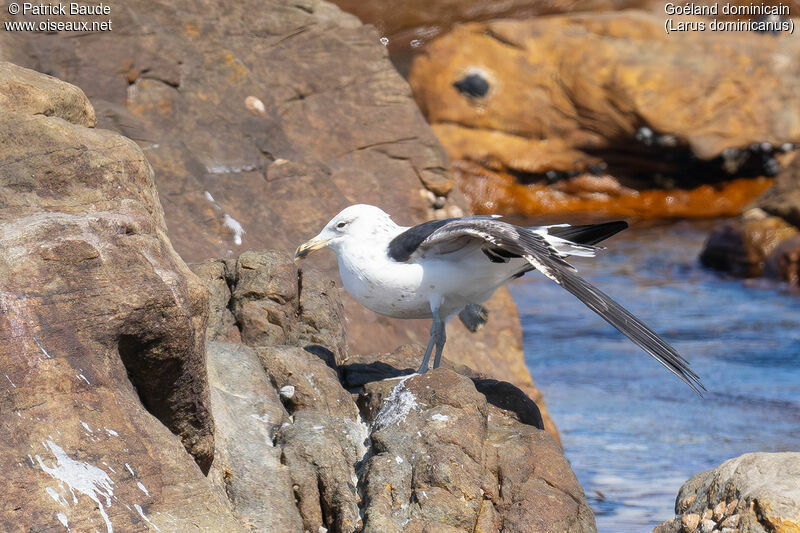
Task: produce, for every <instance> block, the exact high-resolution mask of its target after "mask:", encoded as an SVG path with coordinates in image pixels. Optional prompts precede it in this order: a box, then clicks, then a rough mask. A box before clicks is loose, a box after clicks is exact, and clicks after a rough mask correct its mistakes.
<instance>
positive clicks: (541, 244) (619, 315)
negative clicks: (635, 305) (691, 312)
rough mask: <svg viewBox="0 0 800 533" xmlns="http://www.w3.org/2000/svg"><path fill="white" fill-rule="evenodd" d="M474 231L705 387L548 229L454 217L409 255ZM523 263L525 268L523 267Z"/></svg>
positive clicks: (481, 242) (479, 240) (480, 241)
mask: <svg viewBox="0 0 800 533" xmlns="http://www.w3.org/2000/svg"><path fill="white" fill-rule="evenodd" d="M464 237H471V238H473V239H474V240H475V245H476V246H490V247H493V248H496V249H498V250H500V251H502V252H503V253H506V254H509V255H512V256H515V257H522V258H524V259H525V260H526V261H527V262H528V263H529V264H530V265H531V266H532V267H533V268H535V269H536V270H539V271H540V272H541V273H542V274H544V275H545V276H546V277H547V278H549V279H550V280H552V281H554V282H556V283H558V284H559V285H561V286H562V287H564V288H565V289H566V290H567V291H569V292H570V293H572V294H573V295H574V296H575V297H577V298H578V299H579V300H580V301H581V302H583V303H584V304H585V305H586V306H587V307H588V308H589V309H591V310H592V311H594V312H595V313H597V314H598V315H600V317H602V318H603V319H604V320H605V321H606V322H608V323H609V324H611V325H612V326H614V327H615V328H616V329H617V330H619V331H620V332H621V333H622V334H623V335H625V336H626V337H628V338H629V339H630V340H631V341H633V342H634V343H635V344H636V345H638V346H639V347H640V348H642V349H643V350H644V351H646V352H647V353H649V354H650V355H651V356H652V357H654V358H655V359H656V360H657V361H658V362H660V363H661V364H662V365H664V366H665V367H666V368H667V369H668V370H669V371H670V372H672V373H673V374H675V375H676V376H678V378H680V379H681V380H683V381H684V382H685V383H686V384H687V385H689V387H691V388H692V390H694V391H695V392H696V393H697V394H700V395H701V396H702V392H701V390H705V387H704V386H703V384H702V383H701V382H700V378H699V376H698V375H697V374H696V373H695V372H694V371H692V370H691V369H690V368H689V363H688V361H686V359H684V358H683V357H682V356H681V355H680V354H679V353H678V352H677V351H676V350H675V348H673V347H672V346H670V345H669V344H668V343H667V342H666V341H665V340H664V339H662V338H661V337H660V336H659V335H658V334H657V333H655V332H654V331H653V330H652V329H650V328H649V327H647V325H645V324H644V323H643V322H642V321H641V320H639V319H638V318H636V317H635V316H634V315H633V314H631V313H630V312H629V311H628V310H627V309H625V308H624V307H622V306H621V305H620V304H618V303H617V302H616V301H614V300H613V299H612V298H611V297H610V296H608V295H607V294H605V293H604V292H602V291H601V290H600V289H598V288H596V287H594V286H593V285H591V284H590V283H589V282H587V281H586V280H584V279H583V278H581V277H580V276H578V274H577V273H576V271H575V268H574V267H572V265H570V264H569V263H567V261H566V260H565V259H564V257H565V256H564V254H562V253H561V252H559V251H558V250H556V249H555V248H554V247H553V246H552V245H551V244H550V243H549V242H548V241H547V238H546V236H545V235H543V234H541V233H539V232H535V231H532V230H530V229H528V228H522V227H519V226H515V225H513V224H509V223H507V222H503V221H500V220H494V219H474V218H471V219H468V218H461V219H452V220H450V221H447V222H446V223H444V224H441V225H439V226H438V227H437V228H436V229H435V230H433V231H431V232H430V233H429V234H428V235H427V236H426V237H425V238H424V239H422V240H421V241H420V242H419V244H418V246H417V247H416V248H415V249H414V250H413V251H411V253H410V254H409V260H413V259H414V258H416V257H420V256H424V255H425V253H426V251H430V250H433V249H435V248H437V247H440V246H442V245H443V244H445V243H447V242H448V241H451V240H454V239H463V238H464ZM524 270H525V269H523V271H524Z"/></svg>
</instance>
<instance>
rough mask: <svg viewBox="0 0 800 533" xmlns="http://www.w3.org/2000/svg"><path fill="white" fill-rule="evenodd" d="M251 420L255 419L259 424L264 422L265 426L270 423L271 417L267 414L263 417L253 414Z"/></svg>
mask: <svg viewBox="0 0 800 533" xmlns="http://www.w3.org/2000/svg"><path fill="white" fill-rule="evenodd" d="M250 418H255V419H256V420H258V421H259V422H264V423H265V424H267V423H269V415H268V414H266V413H264V414H263V415H261V416H258V415H256V414H252V415H250Z"/></svg>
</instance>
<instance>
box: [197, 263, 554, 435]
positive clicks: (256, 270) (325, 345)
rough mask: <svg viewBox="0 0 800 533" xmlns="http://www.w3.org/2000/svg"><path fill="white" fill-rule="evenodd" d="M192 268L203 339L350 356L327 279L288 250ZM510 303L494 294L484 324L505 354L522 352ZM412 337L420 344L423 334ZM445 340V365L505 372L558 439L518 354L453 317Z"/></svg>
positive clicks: (342, 359)
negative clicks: (202, 301)
mask: <svg viewBox="0 0 800 533" xmlns="http://www.w3.org/2000/svg"><path fill="white" fill-rule="evenodd" d="M192 269H193V270H194V272H195V273H196V274H197V275H198V276H199V277H200V278H201V279H202V280H203V282H204V283H205V284H206V285H207V286H208V287H209V289H210V294H211V297H210V314H209V317H210V318H209V324H208V329H207V333H206V335H207V338H208V339H209V340H228V341H233V342H239V341H240V340H241V341H242V342H245V343H246V344H248V345H250V346H269V345H274V344H292V345H299V346H301V347H304V348H305V349H307V350H310V351H312V352H314V353H316V354H317V355H319V356H320V357H322V358H324V359H326V360H328V361H329V362H330V363H331V364H332V365H333V364H352V363H353V362H354V360H353V359H352V358H349V356H348V353H349V352H354V351H355V350H353V349H352V348H351V349H350V350H349V351H348V348H347V344H348V343H347V342H346V341H345V339H346V337H347V338H349V335H350V333H351V331H352V330H353V329H354V327H356V325H355V324H353V322H352V321H351V322H346V317H345V316H344V314H343V312H342V306H341V303H340V302H339V299H338V296H337V292H336V291H335V290H334V287H333V285H332V283H331V282H330V281H326V280H325V279H324V276H323V275H321V274H320V273H318V272H316V271H315V270H314V269H306V270H302V271H301V270H299V269H298V267H297V265H296V264H295V263H294V262H293V261H292V260H291V258H290V257H289V256H287V255H285V254H282V253H280V252H276V251H266V252H252V251H249V252H245V253H244V254H242V256H241V257H239V259H237V260H220V259H217V260H210V261H206V262H203V263H198V264H195V265H192ZM506 299H507V300H509V301H506ZM510 305H513V302H511V301H510V296H509V295H508V293H501V294H500V295H499V297H495V298H494V299H493V300H492V301H490V302H489V304H488V308H489V313H490V316H491V317H492V322H490V323H489V325H487V326H486V328H489V327H491V328H494V330H495V331H494V332H493V334H492V335H493V336H492V337H489V339H490V340H493V341H494V342H495V343H496V344H495V346H497V349H498V350H499V351H500V353H510V354H513V353H519V352H521V351H522V341H521V338H520V336H519V334H518V331H519V329H520V325H519V318H518V317H517V316H516V315H511V316H507V315H505V313H503V309H504V308H505V306H510ZM397 322H398V321H390V320H389V319H385V318H380V319H379V324H380V327H381V328H386V329H389V330H391V328H392V326H393V325H394V324H396V323H397ZM345 324H347V326H346V327H345ZM486 328H484V329H486ZM345 331H346V333H345ZM453 331H461V332H463V335H460V336H459V335H452V334H451V333H452V332H453ZM372 333H373V335H374V336H376V337H378V336H380V335H381V334H382V332H381V331H380V330H373V332H372ZM470 335H471V337H470ZM415 340H417V341H418V342H419V343H423V342H427V332H426V333H425V335H424V336H420V337H418V338H416V339H415ZM447 342H448V346H450V350H451V351H450V352H445V354H452V355H451V356H450V357H447V356H445V357H444V359H443V361H444V363H445V364H446V365H449V366H450V367H451V368H453V367H454V368H459V369H461V368H462V367H463V366H466V367H469V368H473V369H476V370H477V371H478V372H481V373H483V374H486V375H490V376H492V377H493V378H497V379H504V380H509V381H512V380H511V379H510V378H509V376H514V377H517V379H513V383H514V384H515V385H517V386H518V387H520V388H521V389H522V390H523V391H524V393H525V394H526V395H527V396H529V397H530V398H532V399H533V400H534V401H535V402H536V404H537V405H538V406H539V409H540V410H541V414H542V418H543V420H544V427H545V429H547V431H548V432H550V434H551V435H553V437H554V438H555V439H556V441H558V442H560V441H559V437H558V431H557V429H556V426H555V424H554V423H553V420H552V419H551V418H550V415H549V414H548V412H547V408H546V407H545V403H544V400H543V398H542V395H541V392H539V390H538V389H537V388H536V387H535V386H534V385H533V382H532V381H531V379H530V374H528V371H527V369H526V367H525V363H524V361H523V359H522V358H521V357H519V358H518V357H495V356H494V355H493V353H494V352H493V351H490V350H491V346H492V343H491V342H487V337H486V336H485V335H484V334H483V333H482V331H481V332H479V333H477V334H471V333H469V332H467V331H466V328H464V326H463V325H462V324H461V322H460V321H458V320H453V321H451V322H450V323H449V324H448V341H447ZM470 343H472V344H471V345H470ZM379 346H381V343H380V342H376V343H374V344H373V347H374V350H375V351H374V352H373V353H380V352H379ZM423 351H424V350H423V349H422V348H419V347H416V348H410V347H407V348H406V351H404V352H403V354H402V357H401V359H402V361H403V362H405V363H408V364H409V365H412V366H413V364H416V366H414V369H416V368H418V367H419V361H420V360H421V358H422V353H423ZM412 352H413V353H412ZM382 358H386V359H382ZM378 360H381V361H384V362H385V363H386V364H389V365H395V366H396V367H397V368H406V367H400V366H397V365H399V362H398V360H397V359H396V357H392V356H389V355H386V354H384V355H382V356H379V357H378ZM414 361H416V363H414ZM370 362H372V361H370ZM408 368H411V366H408ZM476 375H477V374H476Z"/></svg>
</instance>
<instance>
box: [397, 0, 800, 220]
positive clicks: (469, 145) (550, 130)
mask: <svg viewBox="0 0 800 533" xmlns="http://www.w3.org/2000/svg"><path fill="white" fill-rule="evenodd" d="M663 23H664V17H663V14H661V15H651V14H647V13H645V12H637V11H626V12H622V13H601V14H592V15H588V14H574V15H569V16H557V17H542V18H536V19H531V20H525V21H494V22H488V23H473V24H466V25H463V26H460V27H457V28H455V29H454V30H453V31H452V32H451V33H449V34H447V35H445V36H443V37H441V38H439V39H437V40H436V41H434V42H432V43H431V44H430V45H429V46H428V47H427V49H426V50H425V51H424V52H423V53H422V54H421V55H420V56H418V57H417V58H416V59H415V61H414V63H413V65H412V68H411V72H410V81H411V85H412V88H413V90H414V94H415V97H416V99H417V101H418V102H419V104H420V106H421V108H422V109H423V112H424V113H425V114H426V116H427V117H428V120H429V122H430V123H431V124H432V125H433V128H434V131H435V132H436V134H437V136H438V137H439V139H440V140H441V141H442V143H443V144H444V145H445V147H446V148H447V150H448V152H449V154H450V156H451V158H452V159H453V160H454V167H456V168H457V169H458V173H459V175H460V178H459V181H460V183H461V184H462V187H463V189H464V192H465V193H466V194H467V196H469V197H470V198H471V199H472V201H473V206H474V207H475V208H476V209H478V210H491V211H494V210H498V209H500V210H504V209H505V210H511V209H514V210H517V211H522V212H526V213H543V212H545V213H546V212H559V211H593V212H597V211H601V212H606V213H615V214H625V215H631V214H633V215H639V216H664V215H670V216H684V215H689V216H714V215H721V214H729V215H730V214H736V213H738V212H739V210H740V209H741V207H742V206H743V205H744V203H746V202H747V201H748V200H749V199H751V198H752V197H753V196H755V195H757V194H758V193H760V192H763V190H764V189H765V188H766V187H767V186H768V184H769V181H768V180H765V179H761V180H758V179H756V180H751V181H747V182H744V183H741V182H736V181H732V180H734V179H735V178H757V177H759V176H772V175H775V174H776V173H777V172H778V170H779V169H780V167H781V161H782V159H783V158H784V157H785V153H784V152H788V151H792V150H793V149H794V143H797V142H798V141H800V129H798V126H797V125H798V124H800V116H798V115H797V110H798V109H800V105H798V104H799V103H800V102H798V99H797V98H798V97H797V94H800V92H798V91H797V88H798V85H799V84H800V79H798V76H797V73H796V72H795V71H794V70H792V68H791V64H792V61H791V58H796V57H798V56H800V45H799V44H798V42H797V40H795V39H784V38H776V37H773V36H768V35H763V34H756V33H749V34H748V33H742V32H735V33H733V32H711V31H702V32H701V31H698V32H688V33H685V34H682V35H681V38H680V39H674V38H672V37H670V36H666V35H665V34H664V32H663ZM755 80H758V82H756V81H755ZM762 82H763V83H762Z"/></svg>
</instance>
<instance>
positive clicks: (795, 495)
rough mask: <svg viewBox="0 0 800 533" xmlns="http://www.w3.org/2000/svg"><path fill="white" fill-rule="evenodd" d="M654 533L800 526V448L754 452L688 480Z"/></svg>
mask: <svg viewBox="0 0 800 533" xmlns="http://www.w3.org/2000/svg"><path fill="white" fill-rule="evenodd" d="M675 513H676V514H677V515H678V516H677V517H675V518H674V519H672V520H670V521H668V522H664V523H663V524H661V525H659V526H658V527H657V528H655V530H654V533H681V532H685V533H693V532H701V531H702V532H711V531H720V532H724V533H734V532H740V533H766V532H772V533H794V532H796V531H800V453H792V452H785V453H748V454H745V455H742V456H740V457H737V458H735V459H730V460H729V461H725V462H724V463H722V464H721V465H720V466H718V467H717V468H715V469H713V470H709V471H707V472H702V473H700V474H697V475H695V476H694V477H692V478H691V479H689V481H687V482H686V483H684V485H683V487H681V490H680V492H679V493H678V499H677V500H676V503H675Z"/></svg>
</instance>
